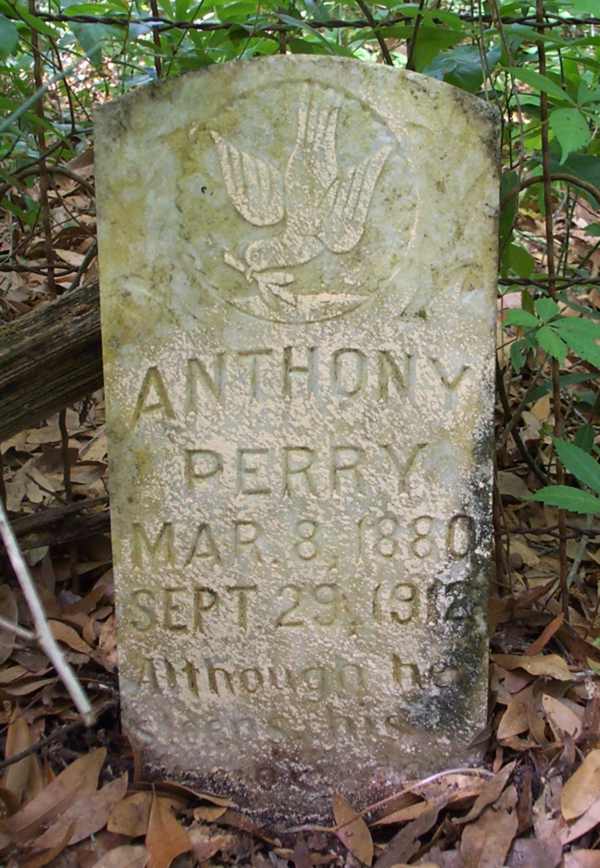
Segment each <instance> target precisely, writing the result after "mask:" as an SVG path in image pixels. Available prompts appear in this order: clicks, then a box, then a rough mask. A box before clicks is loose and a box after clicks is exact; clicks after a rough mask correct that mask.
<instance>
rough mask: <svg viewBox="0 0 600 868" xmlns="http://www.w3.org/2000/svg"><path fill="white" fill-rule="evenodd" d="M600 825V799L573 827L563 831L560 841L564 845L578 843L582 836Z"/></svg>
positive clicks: (593, 803)
mask: <svg viewBox="0 0 600 868" xmlns="http://www.w3.org/2000/svg"><path fill="white" fill-rule="evenodd" d="M599 823H600V799H597V801H595V802H592V804H591V805H590V806H589V808H588V809H587V811H586V812H585V813H584V814H582V815H581V817H579V819H578V820H577V821H576V822H575V823H573V825H572V826H568V827H566V828H564V829H562V831H561V836H560V840H561V842H562V844H563V845H564V844H570V843H571V842H572V841H576V840H577V838H581V836H582V835H585V834H586V833H587V832H589V831H590V830H591V829H594V828H595V827H596V826H597V825H598V824H599Z"/></svg>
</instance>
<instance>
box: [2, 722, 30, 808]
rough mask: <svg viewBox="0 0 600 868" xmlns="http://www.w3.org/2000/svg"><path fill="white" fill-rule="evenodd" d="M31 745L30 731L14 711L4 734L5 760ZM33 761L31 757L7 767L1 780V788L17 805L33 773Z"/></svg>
mask: <svg viewBox="0 0 600 868" xmlns="http://www.w3.org/2000/svg"><path fill="white" fill-rule="evenodd" d="M32 743H33V739H32V737H31V730H30V729H29V725H28V723H27V721H26V720H25V718H24V717H23V716H22V714H21V711H20V709H18V708H17V709H14V711H13V713H12V716H11V721H10V724H9V726H8V732H7V734H6V746H5V749H4V756H5V758H6V759H10V757H11V756H14V755H15V754H17V753H20V752H21V751H22V750H26V749H27V748H28V747H30V746H31V745H32ZM33 761H34V757H33V755H31V756H27V757H24V758H23V759H22V760H20V761H19V762H17V763H14V764H13V765H11V766H9V767H8V769H7V771H6V775H5V776H4V779H3V780H2V786H4V787H6V789H7V790H10V791H11V793H14V795H15V797H16V800H17V805H20V804H21V802H22V801H23V795H24V794H25V791H26V789H27V784H28V783H29V778H30V775H31V774H32V771H33V765H34V762H33Z"/></svg>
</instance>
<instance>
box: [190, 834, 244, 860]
mask: <svg viewBox="0 0 600 868" xmlns="http://www.w3.org/2000/svg"><path fill="white" fill-rule="evenodd" d="M188 835H189V837H190V841H191V842H192V853H193V854H194V856H195V858H196V859H197V860H198V862H206V861H207V860H208V859H210V858H211V857H212V856H214V855H215V853H218V852H219V850H223V849H227V848H228V847H231V846H232V844H233V842H234V841H235V838H234V837H233V835H212V836H211V835H210V834H208V833H207V831H206V829H202V828H199V827H196V828H193V829H189V830H188Z"/></svg>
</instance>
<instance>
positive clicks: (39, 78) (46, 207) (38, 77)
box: [29, 0, 56, 294]
mask: <svg viewBox="0 0 600 868" xmlns="http://www.w3.org/2000/svg"><path fill="white" fill-rule="evenodd" d="M29 12H30V14H31V15H34V16H35V15H36V14H37V9H36V5H35V0H29ZM31 48H32V50H33V78H34V81H35V86H36V88H38V90H39V89H40V88H42V87H43V83H44V63H43V60H42V54H41V52H40V45H39V35H38V32H37V30H35V28H33V27H32V28H31ZM35 113H36V114H37V116H38V118H39V119H40V128H39V129H38V130H37V131H36V133H35V138H36V141H37V144H38V148H39V150H40V154H44V153H45V151H46V135H45V133H44V124H45V122H46V118H45V116H44V99H43V97H40V99H39V100H38V101H37V103H36V106H35ZM49 189H50V178H49V175H48V169H47V166H46V158H45V157H42V158H41V160H40V211H41V218H42V220H41V222H42V230H43V233H44V245H45V248H46V263H47V266H48V277H47V283H48V289H49V290H50V292H51V293H52V294H54V293H55V292H56V283H55V281H54V248H53V245H52V223H51V218H50V201H49V198H48V191H49Z"/></svg>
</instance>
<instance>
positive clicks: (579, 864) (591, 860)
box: [564, 850, 600, 868]
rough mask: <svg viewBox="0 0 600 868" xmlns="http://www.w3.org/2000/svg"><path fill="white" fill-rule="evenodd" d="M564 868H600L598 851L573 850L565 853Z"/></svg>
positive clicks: (599, 852) (599, 853)
mask: <svg viewBox="0 0 600 868" xmlns="http://www.w3.org/2000/svg"><path fill="white" fill-rule="evenodd" d="M564 868H600V850H574V851H573V852H572V853H565V864H564Z"/></svg>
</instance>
